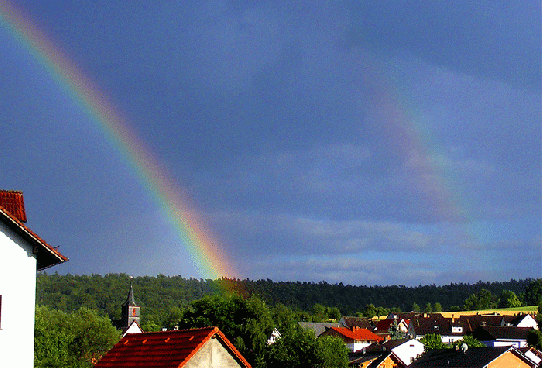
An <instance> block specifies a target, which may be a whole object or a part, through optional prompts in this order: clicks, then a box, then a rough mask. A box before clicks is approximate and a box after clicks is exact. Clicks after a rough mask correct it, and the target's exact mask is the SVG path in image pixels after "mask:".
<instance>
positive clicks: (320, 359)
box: [314, 336, 349, 368]
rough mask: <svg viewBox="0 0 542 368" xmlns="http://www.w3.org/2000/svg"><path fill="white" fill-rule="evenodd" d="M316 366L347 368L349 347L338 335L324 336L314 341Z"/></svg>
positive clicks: (318, 367) (317, 367) (320, 367)
mask: <svg viewBox="0 0 542 368" xmlns="http://www.w3.org/2000/svg"><path fill="white" fill-rule="evenodd" d="M314 353H315V355H316V356H315V364H314V367H316V368H343V367H344V368H346V367H348V362H349V361H348V348H347V347H346V344H345V343H344V341H343V340H342V339H340V338H338V337H333V336H322V337H319V338H317V339H316V341H315V343H314Z"/></svg>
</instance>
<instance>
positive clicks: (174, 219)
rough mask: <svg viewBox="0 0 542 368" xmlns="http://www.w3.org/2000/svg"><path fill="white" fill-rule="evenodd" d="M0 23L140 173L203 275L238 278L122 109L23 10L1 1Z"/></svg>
mask: <svg viewBox="0 0 542 368" xmlns="http://www.w3.org/2000/svg"><path fill="white" fill-rule="evenodd" d="M0 26H2V27H4V28H5V29H7V30H8V32H10V33H11V35H12V37H13V38H14V39H15V40H17V42H19V43H20V44H21V45H23V46H24V47H25V49H26V50H27V51H28V52H29V53H31V54H32V56H33V57H34V58H35V59H36V60H37V61H38V62H39V63H40V64H41V65H42V66H43V67H45V68H46V70H47V71H48V73H49V74H50V76H51V77H52V78H53V79H54V80H55V81H56V82H57V83H58V84H59V85H60V86H61V87H62V88H63V89H64V90H65V91H66V92H67V93H68V94H69V95H70V96H71V98H72V100H73V101H74V102H75V103H76V104H78V105H79V107H80V108H81V109H82V110H83V111H85V112H86V113H87V114H88V115H89V116H90V117H91V118H92V119H93V121H94V122H95V123H96V124H97V125H98V126H99V128H100V129H101V130H102V131H103V132H104V135H105V136H106V138H107V139H108V140H109V141H110V142H111V144H112V145H114V146H115V147H116V148H117V149H118V151H119V152H120V154H121V155H122V156H123V157H124V159H125V161H126V162H127V163H128V164H129V165H130V166H131V167H132V168H133V169H134V170H135V171H136V172H137V175H138V177H139V178H140V180H141V182H142V183H143V184H144V186H145V187H146V189H147V191H148V193H149V195H150V196H151V197H152V198H153V199H154V200H155V201H156V203H157V204H158V205H159V206H160V207H161V208H162V209H163V211H164V212H165V213H166V216H167V218H168V219H169V221H170V222H171V224H172V226H174V228H175V229H176V230H177V233H178V235H179V237H180V238H181V240H182V243H183V245H184V246H185V248H186V249H187V251H188V252H189V254H190V257H191V260H192V262H193V263H194V265H195V267H196V269H197V271H198V273H199V276H200V277H203V278H211V279H217V278H221V277H237V275H236V272H235V268H234V266H233V264H232V263H231V261H230V260H229V259H228V257H227V256H226V255H225V254H224V252H223V250H222V249H221V247H220V245H219V242H218V240H217V238H216V237H215V236H214V235H213V233H212V231H211V230H210V229H209V228H208V227H207V226H205V224H204V222H203V221H202V219H201V217H200V216H199V215H198V211H197V210H196V209H195V207H194V206H192V205H191V203H190V199H189V198H188V196H187V195H186V194H185V193H184V192H183V190H182V188H181V187H180V186H179V185H178V184H176V182H175V180H173V179H172V178H171V177H170V175H168V173H167V171H166V170H165V169H164V168H163V166H162V165H161V164H160V162H159V160H158V159H157V158H156V157H155V156H154V155H153V154H152V151H151V149H150V148H149V147H148V146H147V145H146V144H145V143H144V142H143V141H142V140H141V139H140V138H139V137H138V135H137V134H136V133H135V132H134V130H133V129H132V128H131V127H130V125H129V124H128V122H127V119H126V118H125V117H124V116H123V114H122V113H121V111H119V109H117V108H116V107H115V106H113V104H112V103H111V102H110V98H108V97H107V94H106V93H105V92H104V91H102V90H100V88H99V87H98V86H96V85H95V84H94V83H93V82H92V81H91V79H90V78H89V77H87V76H86V75H85V73H83V71H82V70H80V69H79V68H78V67H77V66H76V65H75V64H74V63H73V62H72V61H71V60H70V59H69V58H68V57H67V55H66V54H65V53H64V52H62V50H61V49H60V48H58V47H57V46H56V45H55V44H54V42H52V41H51V40H50V39H49V37H47V35H46V34H45V33H43V32H42V31H41V30H40V29H39V28H38V27H36V26H35V25H34V24H33V22H32V21H31V20H30V19H29V17H28V16H26V14H25V13H24V12H23V11H22V10H21V9H19V8H17V7H15V6H14V5H12V4H10V3H8V2H7V1H0Z"/></svg>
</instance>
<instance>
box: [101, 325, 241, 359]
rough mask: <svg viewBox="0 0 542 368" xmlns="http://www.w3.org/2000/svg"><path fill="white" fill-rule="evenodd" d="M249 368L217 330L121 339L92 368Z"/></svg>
mask: <svg viewBox="0 0 542 368" xmlns="http://www.w3.org/2000/svg"><path fill="white" fill-rule="evenodd" d="M128 367H130V368H131V367H146V368H152V367H161V368H203V367H232V368H238V367H241V368H250V364H249V363H248V362H247V361H246V360H245V358H244V357H243V356H242V355H241V353H240V352H239V351H238V350H237V349H236V348H235V346H233V344H232V343H231V342H230V341H229V340H228V339H227V338H226V336H225V335H224V334H223V333H222V332H221V331H220V330H219V329H218V327H204V328H198V329H193V330H173V331H162V332H145V333H138V334H127V335H125V336H124V337H123V338H122V339H121V340H120V341H119V342H118V343H117V344H116V345H115V346H113V348H112V349H111V350H109V351H108V352H107V354H105V355H104V356H103V357H102V358H101V359H100V361H99V362H98V363H97V364H96V365H95V368H128Z"/></svg>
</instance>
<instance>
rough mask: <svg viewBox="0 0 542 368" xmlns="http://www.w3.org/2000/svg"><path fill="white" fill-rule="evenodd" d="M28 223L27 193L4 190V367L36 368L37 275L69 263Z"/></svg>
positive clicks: (0, 257)
mask: <svg viewBox="0 0 542 368" xmlns="http://www.w3.org/2000/svg"><path fill="white" fill-rule="evenodd" d="M26 221H27V218H26V211H25V208H24V198H23V193H22V192H18V191H6V190H0V367H18V368H19V367H22V368H25V367H27V368H32V367H33V366H34V314H35V304H36V271H41V270H44V269H46V268H48V267H52V266H54V265H57V264H60V263H63V262H66V261H67V260H68V258H66V257H65V256H63V255H62V254H61V253H60V252H59V251H58V249H56V248H54V247H52V246H51V245H49V244H47V243H46V242H45V241H44V240H43V239H41V238H40V237H39V236H38V235H36V234H35V233H34V232H32V231H31V230H30V229H29V228H28V227H26V225H25V224H24V223H25V222H26Z"/></svg>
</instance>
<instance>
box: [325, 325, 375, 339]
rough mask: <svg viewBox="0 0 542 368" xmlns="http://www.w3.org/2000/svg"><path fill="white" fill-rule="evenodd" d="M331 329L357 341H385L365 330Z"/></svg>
mask: <svg viewBox="0 0 542 368" xmlns="http://www.w3.org/2000/svg"><path fill="white" fill-rule="evenodd" d="M331 329H332V330H333V331H335V332H338V333H339V334H341V335H343V336H344V337H347V338H349V339H352V340H355V341H383V340H384V339H383V338H382V337H380V336H378V335H376V334H374V333H372V332H371V331H369V330H367V329H365V328H354V329H353V330H351V329H349V328H346V327H331Z"/></svg>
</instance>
